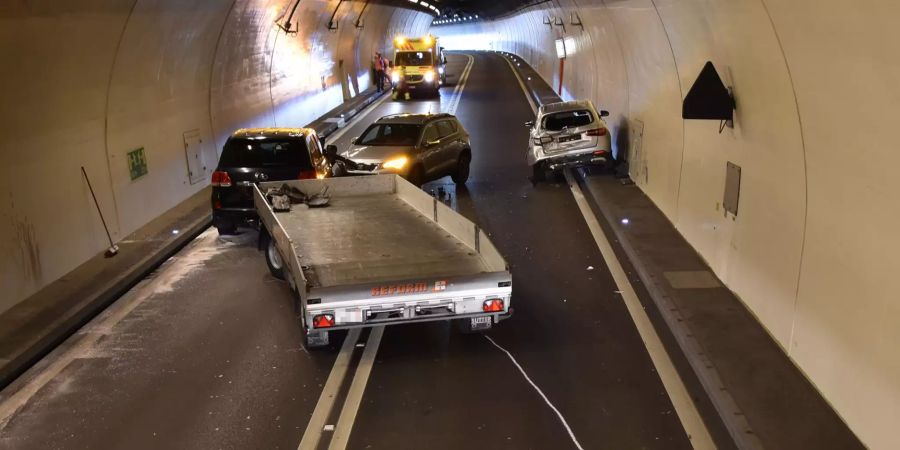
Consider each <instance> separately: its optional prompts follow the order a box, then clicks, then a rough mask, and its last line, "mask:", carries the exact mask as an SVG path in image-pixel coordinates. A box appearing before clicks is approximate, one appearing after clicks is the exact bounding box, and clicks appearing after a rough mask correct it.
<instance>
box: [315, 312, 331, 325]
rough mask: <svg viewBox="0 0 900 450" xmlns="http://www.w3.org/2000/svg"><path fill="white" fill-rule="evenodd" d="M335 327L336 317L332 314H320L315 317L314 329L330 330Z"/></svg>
mask: <svg viewBox="0 0 900 450" xmlns="http://www.w3.org/2000/svg"><path fill="white" fill-rule="evenodd" d="M333 326H334V316H333V315H331V314H319V315H317V316H315V317H313V328H329V327H333Z"/></svg>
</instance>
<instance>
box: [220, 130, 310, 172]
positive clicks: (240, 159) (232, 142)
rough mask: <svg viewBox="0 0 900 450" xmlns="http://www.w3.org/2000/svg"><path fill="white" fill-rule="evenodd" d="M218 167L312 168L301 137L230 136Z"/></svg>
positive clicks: (304, 141)
mask: <svg viewBox="0 0 900 450" xmlns="http://www.w3.org/2000/svg"><path fill="white" fill-rule="evenodd" d="M219 166H220V167H268V166H296V167H302V168H312V164H310V161H309V152H308V151H307V149H306V140H305V138H303V137H299V138H294V139H285V138H273V139H266V138H262V139H260V138H231V139H229V140H228V142H226V143H225V148H224V149H223V150H222V157H221V158H220V159H219Z"/></svg>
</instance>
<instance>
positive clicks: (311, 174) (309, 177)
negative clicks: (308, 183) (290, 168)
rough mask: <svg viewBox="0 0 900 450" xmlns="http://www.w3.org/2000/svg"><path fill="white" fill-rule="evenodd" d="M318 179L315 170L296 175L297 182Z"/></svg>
mask: <svg viewBox="0 0 900 450" xmlns="http://www.w3.org/2000/svg"><path fill="white" fill-rule="evenodd" d="M316 178H318V174H317V173H316V171H315V170H301V171H300V173H298V174H297V179H298V180H314V179H316Z"/></svg>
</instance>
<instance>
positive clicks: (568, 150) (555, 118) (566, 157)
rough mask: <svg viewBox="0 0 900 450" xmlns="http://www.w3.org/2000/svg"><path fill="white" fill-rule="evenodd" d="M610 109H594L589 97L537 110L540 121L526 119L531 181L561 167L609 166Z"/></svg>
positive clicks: (527, 160)
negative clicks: (607, 124)
mask: <svg viewBox="0 0 900 450" xmlns="http://www.w3.org/2000/svg"><path fill="white" fill-rule="evenodd" d="M608 115H609V112H607V111H600V113H597V110H596V109H595V108H594V105H593V104H592V103H591V102H590V101H589V100H576V101H571V102H559V103H549V104H546V105H543V106H541V108H540V109H538V113H537V120H535V121H534V122H526V123H525V126H527V127H528V128H529V129H530V130H531V133H530V136H529V139H528V154H527V155H526V162H527V163H528V165H529V166H531V167H532V169H533V171H534V175H533V178H532V181H534V182H537V181H543V180H546V179H548V178H551V177H553V176H555V174H556V173H558V172H559V171H560V170H561V169H564V168H567V167H577V166H585V165H606V164H608V163H610V162H611V161H612V147H611V145H610V137H609V128H608V127H607V126H606V122H604V121H603V117H606V116H608Z"/></svg>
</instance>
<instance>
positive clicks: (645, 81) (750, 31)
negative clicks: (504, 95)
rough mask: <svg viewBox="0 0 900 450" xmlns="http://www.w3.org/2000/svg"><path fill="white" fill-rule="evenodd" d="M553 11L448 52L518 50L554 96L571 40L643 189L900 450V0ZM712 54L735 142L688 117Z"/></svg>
mask: <svg viewBox="0 0 900 450" xmlns="http://www.w3.org/2000/svg"><path fill="white" fill-rule="evenodd" d="M546 5H548V4H544V5H542V6H536V7H532V8H529V9H526V10H524V11H521V12H519V13H517V14H515V15H513V16H510V17H507V18H504V19H501V20H497V21H493V22H475V23H471V24H452V25H445V26H438V27H435V28H433V29H432V32H433V33H435V34H436V35H438V36H439V37H441V38H442V39H443V45H446V46H448V47H456V48H481V49H496V50H504V51H508V52H512V53H515V54H518V55H520V56H521V57H523V58H524V59H525V60H526V61H528V62H529V63H530V64H531V65H533V66H534V67H535V68H536V69H537V70H538V71H539V72H540V74H541V75H542V77H544V78H545V79H546V80H547V81H548V82H550V84H551V85H552V86H554V88H555V87H557V85H558V83H559V75H560V74H559V60H558V58H557V55H556V50H555V40H556V39H564V40H565V41H566V43H567V48H568V49H569V55H568V57H567V59H566V61H565V69H564V79H563V83H562V86H563V87H562V93H563V97H564V98H565V99H573V98H589V99H591V100H593V101H594V102H595V104H597V105H598V107H602V108H604V109H608V110H609V111H610V112H611V113H612V116H611V117H610V118H609V119H610V120H609V123H610V125H611V126H612V127H614V128H615V130H614V132H615V134H616V136H617V139H616V140H617V141H618V142H619V148H618V150H619V151H625V152H628V154H629V157H630V161H631V166H630V171H631V175H632V178H633V179H634V180H635V182H636V183H637V185H638V186H640V188H641V189H642V190H643V191H644V192H645V193H646V194H647V195H648V196H649V197H650V198H651V199H652V200H653V202H655V203H656V205H657V206H658V207H659V208H660V209H661V210H662V211H663V212H664V213H665V214H666V216H667V217H668V218H669V219H670V220H671V221H672V223H673V224H674V225H675V226H676V227H677V229H678V230H679V231H680V232H681V233H682V235H684V237H685V238H686V239H687V240H688V241H689V242H690V243H691V244H692V245H693V246H694V247H695V248H696V250H697V251H698V252H699V253H700V254H701V255H702V256H703V257H704V258H705V259H706V261H707V262H708V263H709V264H710V266H711V267H712V268H713V270H714V271H715V272H716V274H717V275H718V276H719V277H720V278H721V279H722V280H723V281H724V282H725V283H726V284H727V285H728V286H729V287H730V288H731V289H732V290H733V291H734V292H735V293H737V294H738V295H739V296H740V298H741V299H742V300H743V301H744V302H745V304H746V305H747V306H748V307H749V308H750V310H751V311H752V312H753V313H754V314H756V316H757V317H758V318H759V320H760V321H761V322H762V323H763V325H765V327H766V328H767V329H768V330H769V332H770V333H771V335H772V336H773V337H774V338H775V339H776V340H777V341H778V342H779V343H780V344H781V345H782V347H783V348H784V349H785V351H786V352H787V353H788V354H789V355H790V357H791V358H792V359H793V360H794V361H795V362H796V364H797V365H798V366H799V367H800V368H801V370H803V371H804V372H805V373H806V374H807V376H808V377H809V378H810V380H811V381H812V382H813V383H814V384H815V385H816V386H817V388H818V389H819V390H820V391H821V392H822V393H823V394H824V396H825V397H826V398H827V400H828V401H829V402H830V403H831V404H832V405H833V406H834V407H835V409H836V410H837V411H838V413H839V414H840V415H841V416H842V417H843V418H844V420H846V421H847V423H848V424H849V425H850V427H851V428H852V429H853V430H854V432H856V433H857V434H858V435H859V437H860V438H861V439H862V440H863V442H865V443H866V444H867V445H868V446H870V447H871V448H893V447H895V446H896V444H897V441H896V425H897V424H898V423H900V352H898V351H897V348H898V345H900V301H898V300H897V298H898V294H897V293H898V291H900V277H898V276H897V273H900V259H898V258H897V257H896V255H897V254H898V253H900V237H898V234H897V230H898V229H900V207H898V204H900V203H898V192H900V177H898V176H897V175H896V170H897V167H898V166H900V152H898V151H897V145H896V136H895V129H896V124H895V122H896V120H897V107H898V106H900V84H898V83H897V80H898V79H900V58H898V57H897V55H898V48H897V42H900V29H898V28H897V27H896V26H895V25H894V24H893V22H894V20H895V18H896V17H898V16H900V4H898V3H896V2H883V1H876V0H864V1H860V2H854V3H852V4H848V3H847V2H838V1H833V0H829V1H812V0H801V1H797V0H728V1H725V0H655V1H653V0H606V1H584V0H582V1H578V2H575V1H574V0H560V1H559V2H558V3H557V5H558V6H556V7H548V6H546ZM579 19H580V22H581V24H583V28H582V27H581V26H578V25H576V23H578V22H579ZM546 21H549V22H550V23H551V25H547V24H545V22H546ZM707 60H711V61H713V63H714V64H715V65H716V68H717V69H718V71H719V73H720V74H721V75H722V77H723V79H724V81H725V83H726V84H727V85H729V86H732V87H733V89H734V93H735V99H736V102H737V111H736V118H735V122H734V128H733V129H732V128H726V129H725V130H724V132H723V133H722V134H719V133H718V129H717V127H718V123H717V122H712V121H695V120H687V121H685V120H682V119H681V102H682V99H683V98H684V96H685V94H686V93H687V91H688V90H689V89H690V87H691V86H692V84H693V82H694V80H695V79H696V77H697V75H698V74H699V72H700V69H701V67H702V66H703V64H704V63H705V62H706V61H707ZM728 161H731V162H734V163H736V164H738V165H739V166H741V168H742V180H741V191H740V206H739V211H738V215H737V216H732V215H730V214H725V213H724V211H723V207H722V200H723V192H724V183H725V173H726V170H725V168H726V162H728ZM760 370H765V368H763V367H761V368H760Z"/></svg>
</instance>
